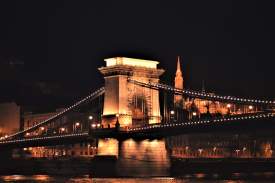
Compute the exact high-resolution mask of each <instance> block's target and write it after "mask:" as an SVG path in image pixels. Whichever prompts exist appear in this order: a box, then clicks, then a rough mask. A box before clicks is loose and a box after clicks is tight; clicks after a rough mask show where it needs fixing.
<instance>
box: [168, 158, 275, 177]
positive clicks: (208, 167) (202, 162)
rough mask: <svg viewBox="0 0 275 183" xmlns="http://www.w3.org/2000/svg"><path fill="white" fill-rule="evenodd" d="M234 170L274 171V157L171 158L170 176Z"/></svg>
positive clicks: (244, 171)
mask: <svg viewBox="0 0 275 183" xmlns="http://www.w3.org/2000/svg"><path fill="white" fill-rule="evenodd" d="M236 172H238V173H253V172H275V159H262V158H261V159H251V158H249V159H248V158H247V159H245V158H240V159H236V158H228V159H226V158H223V159H222V158H221V159H218V158H217V159H205V158H204V159H195V158H194V159H179V158H172V159H171V175H172V176H180V175H182V174H188V173H207V174H208V173H217V174H224V173H228V174H234V173H236Z"/></svg>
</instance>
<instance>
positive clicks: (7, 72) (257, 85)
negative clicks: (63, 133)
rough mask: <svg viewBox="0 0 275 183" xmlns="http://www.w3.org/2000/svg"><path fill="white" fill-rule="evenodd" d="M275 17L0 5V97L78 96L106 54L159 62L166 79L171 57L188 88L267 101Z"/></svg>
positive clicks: (94, 81)
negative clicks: (179, 62)
mask: <svg viewBox="0 0 275 183" xmlns="http://www.w3.org/2000/svg"><path fill="white" fill-rule="evenodd" d="M269 2H270V3H269ZM274 18H275V14H274V6H273V4H271V1H268V2H266V1H265V2H263V1H255V2H254V1H246V2H245V1H242V2H240V1H220V0H218V1H205V0H202V1H194V0H192V1H190V0H188V1H183V0H181V1H173V2H172V1H165V2H164V1H162V2H161V1H149V0H145V1H141V0H137V1H129V0H128V1H119V0H114V1H103V0H99V1H91V0H89V1H79V0H75V1H69V0H66V1H58V0H55V1H46V0H45V1H37V0H33V1H23V0H18V1H12V0H9V1H1V2H0V82H1V83H2V84H1V91H0V94H1V95H0V100H2V101H5V100H12V99H13V100H16V101H19V103H24V104H29V103H32V104H33V103H35V105H42V104H39V102H37V101H40V100H41V101H44V102H45V101H46V102H47V103H59V104H61V103H63V102H64V101H67V102H68V101H73V100H76V99H77V98H79V97H80V96H84V95H86V94H88V93H89V92H90V91H92V90H93V89H96V88H98V87H100V86H101V85H102V84H103V79H102V77H101V76H100V74H99V72H98V71H97V68H98V67H100V66H102V65H103V64H104V62H103V59H104V58H107V57H111V56H129V57H137V58H143V59H153V60H158V61H160V67H162V68H164V69H165V70H166V73H165V75H164V77H163V78H162V79H163V80H165V81H166V82H172V81H173V77H174V72H175V67H176V56H177V55H180V56H182V58H183V70H184V79H185V86H186V87H187V88H192V89H201V83H202V80H205V83H206V90H207V91H215V92H216V93H219V94H229V95H236V96H248V97H249V96H255V97H262V98H274V96H275V95H274V93H275V84H274V83H275V77H274V71H275V70H274V68H275V62H274V48H275V44H274V43H275V27H274ZM34 101H35V102H34Z"/></svg>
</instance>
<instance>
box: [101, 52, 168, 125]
mask: <svg viewBox="0 0 275 183" xmlns="http://www.w3.org/2000/svg"><path fill="white" fill-rule="evenodd" d="M105 61H106V67H101V68H99V71H100V72H101V73H102V74H103V75H104V79H105V96H104V108H103V116H102V124H103V126H104V127H108V126H110V127H115V123H116V121H117V120H118V121H119V123H120V126H121V127H127V126H131V125H132V124H133V123H132V122H133V120H136V119H135V118H138V120H140V119H141V120H142V119H143V117H144V119H146V120H147V123H150V124H152V123H159V122H160V119H161V116H160V106H159V92H158V91H157V90H153V89H150V88H144V87H142V86H138V85H135V84H133V83H129V82H128V78H132V79H134V80H137V81H140V82H144V83H149V82H154V83H157V82H158V81H159V76H160V75H161V74H163V72H164V70H162V69H157V64H158V62H156V61H150V60H141V59H132V58H125V57H115V58H110V59H105ZM136 96H139V97H140V99H141V100H142V102H144V103H145V106H142V110H143V111H142V112H143V113H144V111H146V114H143V115H144V116H143V117H142V116H141V117H140V115H139V116H135V115H134V113H135V112H137V113H138V114H140V113H141V112H140V111H138V110H140V109H133V105H132V104H133V101H134V100H135V97H136ZM144 109H146V110H144ZM147 118H149V119H147ZM143 121H144V120H143Z"/></svg>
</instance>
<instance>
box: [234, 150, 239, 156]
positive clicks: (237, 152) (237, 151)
mask: <svg viewBox="0 0 275 183" xmlns="http://www.w3.org/2000/svg"><path fill="white" fill-rule="evenodd" d="M235 151H236V154H237V157H238V156H239V152H240V150H239V149H236V150H235Z"/></svg>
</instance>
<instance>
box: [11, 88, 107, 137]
mask: <svg viewBox="0 0 275 183" xmlns="http://www.w3.org/2000/svg"><path fill="white" fill-rule="evenodd" d="M104 92H105V88H104V87H101V88H99V89H97V90H96V91H94V92H92V93H91V94H90V95H88V96H86V97H85V98H82V99H81V100H79V101H77V102H76V103H74V104H73V105H71V106H69V107H67V108H65V109H64V110H63V111H61V112H59V113H57V114H55V115H53V116H51V117H50V118H48V119H46V120H44V121H41V122H39V123H37V124H36V125H34V126H31V127H29V128H26V129H24V130H22V131H19V132H16V133H14V134H11V135H9V136H8V137H7V138H6V139H10V138H15V137H17V136H20V135H23V134H25V133H28V132H31V131H33V130H36V129H38V128H39V127H41V126H43V125H47V124H48V123H50V122H52V121H54V120H56V119H58V118H60V117H62V116H63V115H65V114H66V113H68V112H70V111H72V110H73V109H76V108H78V107H80V106H81V104H83V103H85V102H88V101H91V100H94V99H96V98H97V97H99V96H101V95H102V94H103V93H104Z"/></svg>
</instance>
